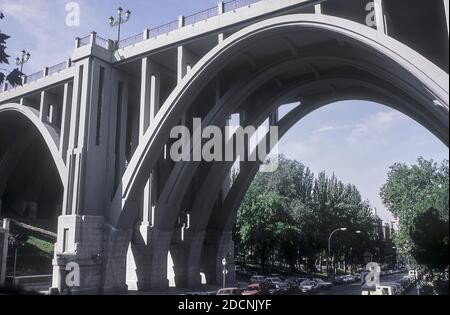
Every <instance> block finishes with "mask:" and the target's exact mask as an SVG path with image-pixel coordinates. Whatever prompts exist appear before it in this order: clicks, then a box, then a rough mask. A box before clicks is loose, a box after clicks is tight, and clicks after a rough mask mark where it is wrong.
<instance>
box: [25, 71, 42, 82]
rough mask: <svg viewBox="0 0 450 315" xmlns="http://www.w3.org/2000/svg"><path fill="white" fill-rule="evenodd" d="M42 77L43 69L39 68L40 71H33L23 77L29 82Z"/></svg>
mask: <svg viewBox="0 0 450 315" xmlns="http://www.w3.org/2000/svg"><path fill="white" fill-rule="evenodd" d="M43 77H44V71H43V70H41V71H38V72H35V73H33V74H30V75H27V76H26V78H25V83H31V82H34V81H37V80H39V79H42V78H43Z"/></svg>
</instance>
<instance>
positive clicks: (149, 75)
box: [139, 57, 161, 229]
mask: <svg viewBox="0 0 450 315" xmlns="http://www.w3.org/2000/svg"><path fill="white" fill-rule="evenodd" d="M141 76H142V78H141V99H140V115H139V117H140V121H139V135H140V139H142V137H143V136H144V134H145V131H146V130H147V128H148V127H149V126H150V125H151V124H152V121H153V119H154V117H155V115H156V113H157V111H158V110H159V106H160V104H159V103H160V90H161V87H160V85H161V73H160V69H159V66H158V65H157V64H156V63H154V62H152V61H151V60H150V58H148V57H146V58H143V59H142V74H141ZM155 183H156V172H152V174H150V177H149V179H148V181H147V183H146V185H145V188H144V194H143V204H142V210H143V213H142V224H143V228H144V229H145V228H146V227H147V226H149V225H151V224H152V223H153V212H154V204H155V202H156V185H155Z"/></svg>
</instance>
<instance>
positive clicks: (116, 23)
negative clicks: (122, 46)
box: [109, 7, 131, 46]
mask: <svg viewBox="0 0 450 315" xmlns="http://www.w3.org/2000/svg"><path fill="white" fill-rule="evenodd" d="M117 15H118V16H119V17H118V18H117V19H114V18H113V17H112V16H111V17H110V18H109V25H111V27H115V26H117V27H118V31H117V46H118V45H119V41H120V28H121V25H122V24H124V23H126V22H128V20H129V19H130V15H131V11H130V10H127V11H125V17H123V9H122V7H119V8H118V9H117Z"/></svg>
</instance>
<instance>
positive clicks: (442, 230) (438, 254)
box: [409, 208, 449, 271]
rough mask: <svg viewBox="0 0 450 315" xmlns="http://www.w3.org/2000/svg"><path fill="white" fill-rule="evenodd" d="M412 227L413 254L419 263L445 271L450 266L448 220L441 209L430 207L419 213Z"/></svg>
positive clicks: (410, 232)
mask: <svg viewBox="0 0 450 315" xmlns="http://www.w3.org/2000/svg"><path fill="white" fill-rule="evenodd" d="M414 223H415V224H414V225H413V226H412V227H410V231H409V235H410V238H411V240H412V255H413V256H414V258H415V259H416V261H417V263H419V264H421V265H424V266H426V267H428V268H429V269H437V270H440V271H443V270H444V269H445V268H446V267H447V266H448V258H449V257H448V254H449V253H448V232H449V226H448V222H446V221H445V220H443V219H442V217H441V215H440V213H439V211H437V210H436V209H434V208H429V209H428V210H427V211H425V212H423V213H421V214H419V215H418V216H417V217H416V219H415V222H414Z"/></svg>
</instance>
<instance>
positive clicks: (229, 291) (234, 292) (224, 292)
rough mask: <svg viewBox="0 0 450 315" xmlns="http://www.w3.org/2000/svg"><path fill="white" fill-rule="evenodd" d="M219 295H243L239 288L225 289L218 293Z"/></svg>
mask: <svg viewBox="0 0 450 315" xmlns="http://www.w3.org/2000/svg"><path fill="white" fill-rule="evenodd" d="M217 295H242V292H241V290H240V289H239V288H224V289H220V290H219V291H218V292H217Z"/></svg>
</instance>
